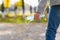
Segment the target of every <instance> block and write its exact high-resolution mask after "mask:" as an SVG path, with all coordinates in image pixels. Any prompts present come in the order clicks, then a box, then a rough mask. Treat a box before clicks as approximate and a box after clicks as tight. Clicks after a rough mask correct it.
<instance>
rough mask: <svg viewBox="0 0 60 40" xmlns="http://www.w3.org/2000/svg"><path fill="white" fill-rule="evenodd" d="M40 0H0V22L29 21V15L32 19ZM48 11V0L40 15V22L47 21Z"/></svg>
mask: <svg viewBox="0 0 60 40" xmlns="http://www.w3.org/2000/svg"><path fill="white" fill-rule="evenodd" d="M39 1H40V0H32V1H31V0H0V22H8V23H25V21H29V16H31V17H32V18H31V19H30V20H32V19H33V20H32V23H35V21H34V14H35V13H36V11H37V9H38V4H39ZM48 12H49V1H48V3H47V5H46V8H45V11H44V14H41V15H40V22H47V19H48Z"/></svg>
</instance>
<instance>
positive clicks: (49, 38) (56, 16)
mask: <svg viewBox="0 0 60 40" xmlns="http://www.w3.org/2000/svg"><path fill="white" fill-rule="evenodd" d="M59 23H60V7H59V6H52V7H51V10H50V14H49V21H48V27H47V31H46V40H55V37H56V33H57V29H58V27H59Z"/></svg>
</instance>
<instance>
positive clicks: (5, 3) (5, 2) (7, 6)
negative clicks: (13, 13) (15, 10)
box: [4, 0, 10, 8]
mask: <svg viewBox="0 0 60 40" xmlns="http://www.w3.org/2000/svg"><path fill="white" fill-rule="evenodd" d="M4 7H5V8H9V7H10V0H4Z"/></svg>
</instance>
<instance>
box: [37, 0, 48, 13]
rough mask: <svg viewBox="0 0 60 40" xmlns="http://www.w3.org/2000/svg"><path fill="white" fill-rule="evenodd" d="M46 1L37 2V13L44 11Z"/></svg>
mask: <svg viewBox="0 0 60 40" xmlns="http://www.w3.org/2000/svg"><path fill="white" fill-rule="evenodd" d="M47 1H48V0H41V1H40V2H39V5H38V9H37V12H39V13H43V12H44V9H45V7H46V4H47Z"/></svg>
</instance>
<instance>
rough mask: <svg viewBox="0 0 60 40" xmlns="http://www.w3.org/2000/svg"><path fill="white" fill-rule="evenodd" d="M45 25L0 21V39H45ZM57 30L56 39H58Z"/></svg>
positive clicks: (59, 37)
mask: <svg viewBox="0 0 60 40" xmlns="http://www.w3.org/2000/svg"><path fill="white" fill-rule="evenodd" d="M46 26H47V24H46V23H35V24H32V23H31V24H29V25H27V24H7V23H0V40H45V31H46ZM59 30H60V29H59ZM59 30H58V33H57V37H56V40H60V31H59Z"/></svg>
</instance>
